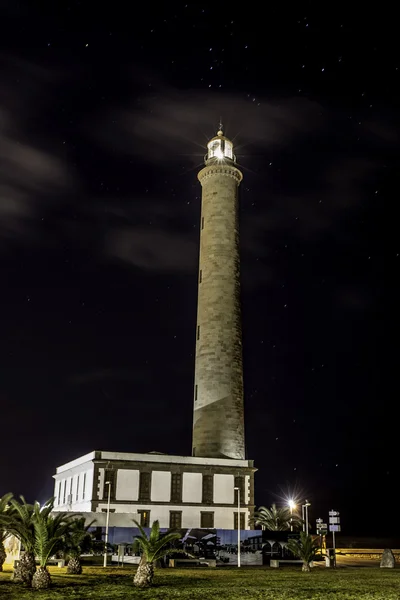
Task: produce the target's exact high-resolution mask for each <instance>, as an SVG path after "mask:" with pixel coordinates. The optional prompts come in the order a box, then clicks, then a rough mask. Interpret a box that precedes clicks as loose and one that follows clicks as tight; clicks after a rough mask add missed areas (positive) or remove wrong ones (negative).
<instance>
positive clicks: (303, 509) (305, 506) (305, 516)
mask: <svg viewBox="0 0 400 600" xmlns="http://www.w3.org/2000/svg"><path fill="white" fill-rule="evenodd" d="M309 506H311V503H310V502H309V501H308V500H306V501H305V503H304V504H302V505H301V516H302V518H303V531H305V532H306V533H307V535H308V507H309ZM304 521H305V525H304Z"/></svg>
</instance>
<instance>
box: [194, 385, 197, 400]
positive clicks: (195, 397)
mask: <svg viewBox="0 0 400 600" xmlns="http://www.w3.org/2000/svg"><path fill="white" fill-rule="evenodd" d="M194 401H195V402H197V385H195V386H194Z"/></svg>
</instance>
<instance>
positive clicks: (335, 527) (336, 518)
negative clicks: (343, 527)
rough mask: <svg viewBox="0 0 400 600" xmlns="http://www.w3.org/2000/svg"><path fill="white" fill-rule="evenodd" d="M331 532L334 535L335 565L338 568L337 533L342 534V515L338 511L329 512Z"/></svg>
mask: <svg viewBox="0 0 400 600" xmlns="http://www.w3.org/2000/svg"><path fill="white" fill-rule="evenodd" d="M329 531H330V532H331V533H332V542H333V556H334V559H333V560H334V565H335V567H336V541H335V533H339V532H340V513H339V511H337V510H330V511H329Z"/></svg>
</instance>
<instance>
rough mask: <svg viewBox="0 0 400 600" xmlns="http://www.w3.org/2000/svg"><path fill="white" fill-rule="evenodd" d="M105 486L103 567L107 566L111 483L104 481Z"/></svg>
mask: <svg viewBox="0 0 400 600" xmlns="http://www.w3.org/2000/svg"><path fill="white" fill-rule="evenodd" d="M106 485H108V500H107V518H106V536H105V539H104V562H103V567H106V566H107V544H108V526H109V524H110V500H111V481H106Z"/></svg>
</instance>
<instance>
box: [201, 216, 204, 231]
mask: <svg viewBox="0 0 400 600" xmlns="http://www.w3.org/2000/svg"><path fill="white" fill-rule="evenodd" d="M201 228H202V229H204V217H201Z"/></svg>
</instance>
